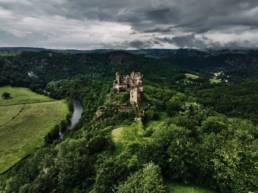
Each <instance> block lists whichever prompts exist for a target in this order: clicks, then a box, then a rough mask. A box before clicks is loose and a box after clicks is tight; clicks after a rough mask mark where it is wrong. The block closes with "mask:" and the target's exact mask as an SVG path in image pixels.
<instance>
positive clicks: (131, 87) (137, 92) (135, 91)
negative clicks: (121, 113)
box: [113, 72, 143, 106]
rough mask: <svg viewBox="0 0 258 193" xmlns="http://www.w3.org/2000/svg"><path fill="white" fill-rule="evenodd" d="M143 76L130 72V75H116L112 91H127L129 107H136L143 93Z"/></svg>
mask: <svg viewBox="0 0 258 193" xmlns="http://www.w3.org/2000/svg"><path fill="white" fill-rule="evenodd" d="M142 79H143V75H142V74H141V73H139V72H132V73H131V74H130V75H120V74H119V73H118V72H117V73H116V79H115V81H114V83H113V89H114V90H115V91H117V92H121V91H128V92H129V93H130V103H131V105H135V106H138V104H139V103H140V101H141V95H142V92H143V85H142Z"/></svg>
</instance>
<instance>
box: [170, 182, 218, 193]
mask: <svg viewBox="0 0 258 193" xmlns="http://www.w3.org/2000/svg"><path fill="white" fill-rule="evenodd" d="M169 192H170V193H215V192H213V191H211V190H208V189H205V188H201V187H198V186H191V185H182V184H176V183H172V184H170V185H169Z"/></svg>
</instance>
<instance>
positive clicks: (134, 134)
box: [111, 121, 144, 144]
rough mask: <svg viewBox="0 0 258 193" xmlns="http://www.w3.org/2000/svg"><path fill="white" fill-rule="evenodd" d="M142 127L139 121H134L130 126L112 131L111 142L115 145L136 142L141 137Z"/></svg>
mask: <svg viewBox="0 0 258 193" xmlns="http://www.w3.org/2000/svg"><path fill="white" fill-rule="evenodd" d="M143 132H144V130H143V125H142V123H141V121H135V122H134V123H133V124H131V125H126V126H121V127H118V128H116V129H114V130H113V131H112V134H111V135H112V140H113V141H114V142H115V143H116V144H126V143H128V142H131V141H138V140H140V139H141V138H142V135H143Z"/></svg>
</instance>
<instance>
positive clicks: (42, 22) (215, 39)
mask: <svg viewBox="0 0 258 193" xmlns="http://www.w3.org/2000/svg"><path fill="white" fill-rule="evenodd" d="M0 47H44V48H52V49H84V50H91V49H148V48H167V49H176V48H196V49H220V48H233V49H238V48H257V47H258V1H257V0H0Z"/></svg>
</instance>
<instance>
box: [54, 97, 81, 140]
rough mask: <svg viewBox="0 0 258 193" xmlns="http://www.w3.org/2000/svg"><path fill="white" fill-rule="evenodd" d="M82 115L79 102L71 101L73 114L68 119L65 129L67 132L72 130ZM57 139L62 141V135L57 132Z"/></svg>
mask: <svg viewBox="0 0 258 193" xmlns="http://www.w3.org/2000/svg"><path fill="white" fill-rule="evenodd" d="M82 113H83V107H82V105H81V103H80V102H79V101H76V100H74V101H73V114H72V117H71V119H70V125H69V126H68V127H67V130H72V129H73V128H74V127H75V126H76V125H77V123H79V121H80V119H81V117H82ZM59 137H60V139H63V137H64V133H62V132H61V131H59Z"/></svg>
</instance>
